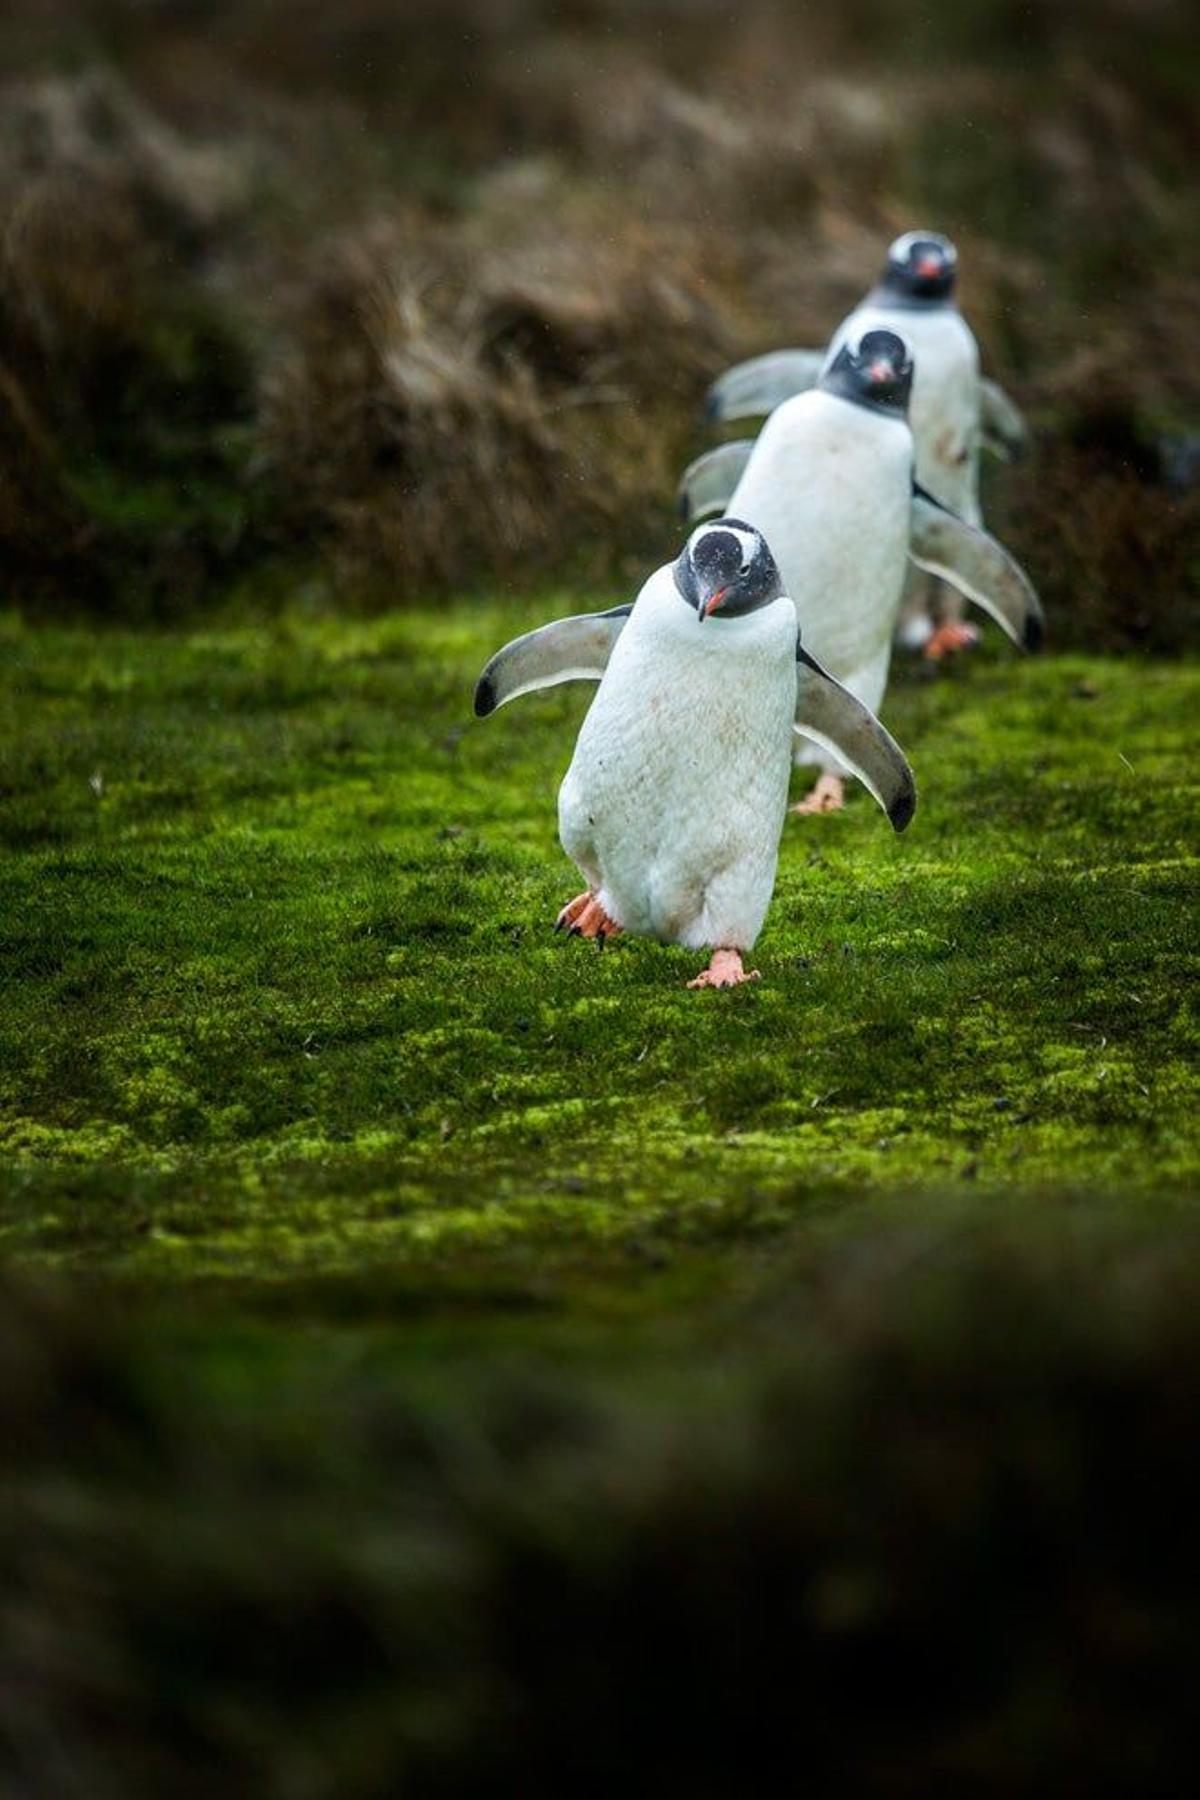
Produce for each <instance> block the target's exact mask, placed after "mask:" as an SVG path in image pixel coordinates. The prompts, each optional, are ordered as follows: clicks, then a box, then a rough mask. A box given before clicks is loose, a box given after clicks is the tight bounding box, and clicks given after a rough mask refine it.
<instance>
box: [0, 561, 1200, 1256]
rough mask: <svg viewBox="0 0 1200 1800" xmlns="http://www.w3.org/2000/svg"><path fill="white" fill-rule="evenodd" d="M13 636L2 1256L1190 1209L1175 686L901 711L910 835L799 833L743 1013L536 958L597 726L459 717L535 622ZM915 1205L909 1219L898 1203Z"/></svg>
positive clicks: (1189, 855)
mask: <svg viewBox="0 0 1200 1800" xmlns="http://www.w3.org/2000/svg"><path fill="white" fill-rule="evenodd" d="M580 604H581V602H580V600H579V598H578V597H577V596H569V597H568V596H556V597H547V598H546V599H545V600H544V601H543V602H542V603H541V604H539V605H538V606H537V607H536V608H535V607H533V606H525V607H521V608H516V607H513V606H512V605H503V606H501V605H499V604H495V603H493V604H487V603H480V604H479V605H477V606H475V607H473V608H470V609H468V608H466V607H458V608H451V609H443V610H439V611H437V612H433V611H426V612H415V613H411V614H407V615H405V616H403V617H397V616H391V617H387V618H383V619H379V620H377V621H373V622H370V623H367V622H358V623H335V622H333V621H331V620H325V619H322V620H315V621H314V620H310V619H306V618H304V617H302V616H301V615H299V614H292V615H290V616H287V617H283V618H280V619H277V620H275V621H274V622H271V623H267V624H263V625H260V626H258V627H247V626H236V625H230V626H214V628H212V629H211V630H208V631H205V632H195V633H192V634H190V635H186V636H172V637H164V636H160V635H156V634H151V633H144V634H136V633H128V632H122V633H115V632H114V633H110V634H105V635H103V636H89V635H87V634H84V633H81V632H77V631H73V630H67V629H63V630H47V629H37V628H32V627H29V626H26V625H24V624H22V623H21V622H20V621H19V620H18V619H15V618H12V619H10V621H9V622H8V625H7V628H6V632H5V639H4V648H5V654H4V659H3V671H2V673H0V682H2V684H3V688H4V690H5V692H4V703H3V707H2V709H0V716H2V717H3V720H4V725H3V734H4V735H3V741H2V756H3V762H2V765H0V769H2V774H0V780H2V782H3V791H4V807H3V813H2V815H0V833H2V835H3V839H4V847H5V857H4V862H3V867H2V871H0V894H2V903H0V917H2V918H3V927H2V954H3V971H4V983H5V994H6V1004H5V1007H4V1011H3V1018H2V1019H0V1107H2V1125H0V1133H2V1138H0V1141H2V1144H3V1171H2V1173H0V1189H2V1191H3V1194H4V1212H3V1221H4V1223H3V1244H4V1248H5V1250H6V1253H7V1254H8V1255H9V1256H10V1257H13V1258H15V1259H17V1260H19V1261H22V1262H30V1263H34V1264H37V1265H39V1266H61V1267H70V1266H74V1267H79V1268H88V1269H104V1270H109V1271H121V1272H125V1273H129V1274H138V1275H142V1276H147V1277H149V1276H153V1277H154V1278H155V1279H158V1278H162V1279H166V1280H168V1281H174V1280H191V1279H193V1278H196V1277H200V1276H214V1277H216V1276H237V1277H242V1276H261V1275H264V1274H269V1273H280V1272H282V1271H284V1270H292V1271H301V1270H304V1269H314V1268H317V1267H321V1268H324V1269H337V1268H341V1269H347V1270H354V1269H359V1268H362V1267H363V1266H366V1265H373V1264H386V1263H391V1262H394V1261H395V1260H396V1259H397V1258H400V1259H403V1260H404V1261H406V1262H407V1261H409V1260H413V1261H415V1262H416V1263H425V1264H429V1265H431V1266H432V1265H436V1264H438V1263H439V1262H440V1261H443V1260H444V1259H446V1258H456V1257H459V1256H466V1257H468V1258H472V1257H478V1256H482V1257H483V1258H485V1259H486V1258H488V1257H491V1256H493V1255H499V1256H501V1257H505V1256H508V1255H510V1254H513V1253H518V1252H520V1251H521V1250H522V1249H524V1248H531V1247H538V1248H539V1250H540V1249H542V1248H545V1249H547V1250H548V1251H550V1252H553V1253H555V1254H558V1253H562V1254H567V1255H573V1254H577V1253H578V1254H582V1253H585V1252H586V1253H588V1254H590V1253H591V1252H592V1251H593V1250H595V1251H598V1252H607V1251H608V1250H611V1249H613V1248H614V1247H615V1248H618V1249H620V1248H622V1247H624V1248H628V1246H630V1245H631V1244H638V1245H643V1246H644V1245H645V1244H647V1243H651V1244H672V1243H697V1244H704V1243H713V1242H718V1241H723V1240H727V1239H733V1240H738V1241H741V1240H743V1239H746V1240H749V1239H753V1238H755V1237H757V1236H760V1235H762V1234H764V1233H766V1234H770V1233H772V1232H775V1231H778V1230H780V1229H784V1228H787V1227H789V1226H790V1225H792V1224H794V1223H795V1222H796V1221H797V1220H798V1219H802V1218H804V1217H806V1216H808V1214H809V1213H810V1212H812V1211H813V1210H814V1209H816V1210H818V1211H819V1209H820V1208H821V1207H822V1206H824V1205H826V1204H828V1202H829V1201H830V1199H831V1197H835V1196H840V1197H841V1198H842V1199H843V1200H848V1199H850V1198H851V1197H861V1196H867V1197H874V1198H881V1197H886V1196H888V1195H895V1196H903V1195H905V1194H907V1193H911V1192H912V1191H913V1190H914V1189H916V1188H918V1187H922V1186H925V1185H932V1186H933V1187H936V1188H940V1189H945V1190H948V1191H952V1192H953V1191H958V1190H960V1189H961V1190H963V1191H965V1192H972V1191H976V1190H978V1191H979V1192H980V1193H981V1194H987V1195H992V1194H1000V1193H1004V1192H1012V1191H1031V1190H1037V1189H1042V1188H1047V1187H1054V1186H1056V1185H1058V1184H1067V1185H1070V1186H1079V1185H1083V1186H1085V1187H1087V1186H1094V1187H1096V1188H1097V1189H1098V1190H1103V1191H1109V1192H1112V1191H1116V1190H1119V1191H1121V1192H1125V1193H1129V1194H1132V1193H1140V1194H1144V1195H1147V1196H1148V1195H1151V1194H1155V1193H1168V1194H1169V1193H1172V1192H1178V1193H1182V1192H1183V1191H1184V1190H1185V1189H1186V1186H1187V1184H1188V1183H1189V1181H1190V1180H1191V1179H1192V1178H1193V1177H1194V1173H1195V1129H1194V1120H1195V1099H1196V1084H1195V1077H1194V1065H1193V1062H1192V1060H1191V1059H1192V1057H1193V1055H1194V1051H1195V1022H1194V1015H1193V1011H1192V1007H1191V1002H1190V999H1189V990H1188V977H1189V975H1191V974H1193V973H1194V967H1195V946H1194V934H1193V933H1192V932H1191V929H1190V924H1189V908H1190V905H1191V904H1192V902H1193V901H1194V897H1195V861H1194V855H1193V850H1194V846H1193V844H1192V842H1191V839H1190V836H1189V829H1188V827H1189V820H1190V818H1191V817H1192V816H1193V812H1192V810H1191V809H1192V806H1193V803H1194V785H1193V773H1192V770H1191V767H1190V763H1189V760H1188V755H1187V742H1188V734H1189V730H1190V720H1191V719H1192V718H1193V717H1194V709H1195V706H1196V702H1197V687H1198V680H1197V675H1196V672H1195V670H1194V669H1193V668H1191V667H1190V666H1187V665H1183V666H1178V667H1171V666H1167V665H1156V664H1154V663H1149V662H1137V661H1133V660H1125V661H1118V660H1104V659H1099V658H1080V657H1071V658H1065V659H1053V660H1045V661H1042V662H1033V661H1031V662H1026V663H1023V664H1021V665H1020V666H1018V665H1016V664H1015V663H1014V662H1013V661H1012V660H1011V659H1010V658H1009V657H1007V656H1004V655H1003V654H1000V653H998V654H996V655H994V656H993V655H991V654H985V655H983V656H981V657H980V658H979V659H978V660H976V661H973V662H972V663H970V664H968V665H966V666H964V667H963V668H962V669H959V670H956V671H954V672H953V674H952V675H950V676H949V677H947V678H944V679H940V680H937V681H928V680H926V679H924V678H923V674H917V673H915V672H914V673H910V674H909V676H908V677H907V678H905V677H904V676H903V674H902V675H901V678H900V680H899V681H898V683H897V684H896V685H895V687H894V689H893V693H892V695H891V696H890V698H889V707H888V719H889V723H890V725H891V726H892V728H893V730H894V731H895V733H896V735H897V736H898V737H899V739H900V741H901V742H902V743H903V744H904V745H905V747H906V749H907V750H908V751H909V753H910V755H911V758H912V761H913V764H914V768H915V770H916V773H917V778H918V784H919V788H920V794H921V800H920V806H919V809H918V813H917V817H916V820H915V823H914V824H913V826H912V827H911V828H910V830H909V832H908V833H907V834H906V835H905V837H903V838H902V839H896V838H894V837H893V836H892V835H891V833H890V832H889V831H888V829H887V827H886V824H885V823H884V821H883V820H882V817H881V815H879V814H878V813H877V811H876V809H875V808H874V807H873V806H872V805H871V803H870V802H869V800H868V799H867V798H866V797H865V795H861V794H857V795H856V796H855V797H854V799H853V801H852V803H851V805H850V807H849V809H848V811H847V812H846V814H845V815H844V816H841V817H837V818H833V819H830V820H825V821H821V822H809V823H801V822H799V821H791V822H789V824H788V826H787V831H786V836H785V840H784V846H783V854H782V857H781V864H780V874H779V883H778V887H777V891H776V895H775V900H774V904H773V907H772V910H771V913H770V916H769V919H768V923H767V927H766V930H765V932H764V935H763V937H762V939H761V941H760V944H759V946H758V948H757V950H756V952H755V958H756V961H757V962H758V964H759V966H760V967H761V969H762V972H763V976H764V979H763V981H762V982H761V983H758V984H755V985H754V986H752V987H750V988H747V989H745V990H742V991H739V992H737V993H734V994H732V995H708V996H704V995H696V994H692V993H688V992H687V991H686V990H685V986H684V983H685V981H686V979H687V977H688V976H689V975H690V974H691V973H692V972H693V971H694V968H695V965H696V958H695V957H694V956H689V955H688V954H687V953H686V952H683V951H680V950H678V949H674V948H669V947H664V946H660V945H656V944H651V943H645V942H636V941H628V942H626V941H621V942H619V943H617V944H615V945H613V946H610V947H608V948H606V949H605V950H604V951H603V952H602V953H600V952H597V951H596V950H595V949H593V948H591V947H584V946H583V945H581V944H579V943H575V942H565V943H564V942H563V941H562V940H560V939H558V938H556V937H555V936H554V935H553V933H552V932H551V930H550V925H551V922H552V920H553V918H554V915H555V912H556V911H557V908H558V906H559V905H560V904H561V902H562V900H563V898H564V897H565V896H566V895H567V894H568V893H569V892H571V891H574V889H573V882H574V881H575V872H574V871H573V869H572V867H571V865H570V864H569V863H568V862H567V861H566V859H565V858H564V857H563V855H562V853H561V851H560V850H559V848H558V846H557V843H556V840H555V823H554V794H555V788H556V784H557V780H558V779H559V777H560V775H561V773H562V770H563V769H564V767H565V764H566V761H567V759H568V757H569V752H570V745H571V740H572V738H573V734H574V731H575V729H576V727H577V724H578V721H579V719H580V717H581V715H582V712H583V709H584V707H585V706H586V704H587V694H586V692H585V691H584V690H582V689H579V688H576V689H574V690H563V691H557V692H553V693H550V694H546V695H543V696H540V697H536V698H533V699H530V700H526V701H525V702H522V703H518V704H517V705H514V706H513V707H512V708H510V709H506V710H505V711H503V712H502V713H500V714H499V715H497V716H496V717H495V718H494V719H492V720H490V721H487V722H486V723H477V722H475V721H473V720H471V719H470V718H469V716H468V704H469V695H470V692H471V685H472V681H473V678H474V676H475V674H476V672H477V670H478V668H479V667H480V666H481V664H482V662H483V660H484V658H485V656H486V654H487V653H488V652H489V650H490V649H492V648H494V647H495V646H496V645H497V644H498V643H499V642H501V641H502V640H503V639H504V638H505V637H507V636H509V635H511V634H512V633H514V632H515V631H516V630H517V629H519V628H522V627H523V626H524V625H526V624H529V623H532V622H533V621H534V620H535V619H536V618H539V617H547V616H551V615H552V614H555V613H565V612H567V611H572V610H578V608H579V606H580ZM898 1203H899V1202H898Z"/></svg>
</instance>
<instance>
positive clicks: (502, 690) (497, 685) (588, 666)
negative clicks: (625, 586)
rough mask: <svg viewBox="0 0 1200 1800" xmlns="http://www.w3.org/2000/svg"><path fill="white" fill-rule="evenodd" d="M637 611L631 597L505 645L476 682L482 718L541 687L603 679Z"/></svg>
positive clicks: (477, 710)
mask: <svg viewBox="0 0 1200 1800" xmlns="http://www.w3.org/2000/svg"><path fill="white" fill-rule="evenodd" d="M632 611H633V602H632V601H630V603H629V604H628V606H614V607H613V608H612V610H611V611H610V612H602V613H579V614H578V615H577V616H576V617H574V618H571V619H555V620H554V622H553V624H550V625H542V626H539V628H538V630H537V631H527V632H526V633H525V635H524V637H519V638H514V639H513V640H512V642H511V644H505V646H504V648H503V650H497V652H496V654H495V656H493V657H492V658H491V659H490V660H489V662H488V663H487V665H486V667H485V668H484V671H483V674H482V675H481V676H480V677H479V680H478V681H477V682H476V684H475V716H476V718H478V719H486V718H487V716H488V714H489V713H494V712H495V710H496V708H497V707H498V706H504V705H505V704H506V703H507V702H508V701H509V700H515V699H516V698H517V697H518V695H520V694H531V693H533V692H534V691H535V689H537V688H547V687H557V685H558V684H559V682H561V681H599V679H600V677H601V676H602V675H603V673H604V671H605V669H606V668H607V667H608V659H609V657H610V656H611V655H612V651H613V645H614V644H615V643H616V641H617V639H618V638H619V637H620V635H621V631H622V629H623V627H624V624H625V621H626V619H627V618H628V617H629V615H630V613H631V612H632Z"/></svg>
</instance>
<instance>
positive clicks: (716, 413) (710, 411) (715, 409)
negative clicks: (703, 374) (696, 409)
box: [704, 388, 723, 425]
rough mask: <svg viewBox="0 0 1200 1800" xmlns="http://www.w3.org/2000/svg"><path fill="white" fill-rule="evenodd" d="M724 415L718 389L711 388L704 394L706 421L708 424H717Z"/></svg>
mask: <svg viewBox="0 0 1200 1800" xmlns="http://www.w3.org/2000/svg"><path fill="white" fill-rule="evenodd" d="M722 416H723V415H722V413H721V402H720V400H718V398H717V393H716V389H715V388H709V390H708V392H707V394H705V396H704V422H705V424H706V425H715V424H716V423H717V420H718V419H720V418H721V417H722Z"/></svg>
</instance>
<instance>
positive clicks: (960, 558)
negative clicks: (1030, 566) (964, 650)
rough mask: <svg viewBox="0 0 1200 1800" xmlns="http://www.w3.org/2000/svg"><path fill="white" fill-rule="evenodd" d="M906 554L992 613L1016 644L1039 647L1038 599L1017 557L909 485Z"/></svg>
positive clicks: (1040, 611)
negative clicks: (910, 514)
mask: <svg viewBox="0 0 1200 1800" xmlns="http://www.w3.org/2000/svg"><path fill="white" fill-rule="evenodd" d="M908 554H909V556H910V557H911V558H912V560H913V562H915V563H916V565H917V567H918V568H919V569H926V570H928V572H929V573H930V574H931V575H940V576H941V578H942V580H943V581H948V582H949V583H950V585H951V587H956V588H957V589H958V591H959V593H960V594H965V595H966V597H967V599H968V600H972V601H974V603H975V605H976V606H978V607H980V608H981V609H982V610H983V611H984V612H985V613H987V614H988V616H989V618H993V619H995V621H996V623H997V625H999V626H1000V628H1001V630H1003V631H1004V632H1006V633H1007V635H1008V636H1009V637H1010V638H1011V639H1012V641H1013V643H1014V644H1016V645H1017V646H1018V648H1020V649H1024V650H1038V649H1040V648H1041V643H1042V635H1043V629H1044V626H1043V619H1042V606H1041V601H1040V600H1039V599H1038V597H1037V592H1036V590H1035V588H1034V586H1033V583H1032V582H1031V581H1030V579H1029V577H1028V575H1026V573H1025V571H1024V569H1023V568H1022V567H1021V565H1020V563H1018V562H1016V561H1015V560H1014V559H1013V558H1012V557H1011V556H1010V555H1009V554H1008V551H1007V550H1005V549H1004V548H1003V546H1002V545H1000V544H998V543H997V542H996V539H995V538H994V537H992V536H991V535H990V533H989V532H986V531H982V530H980V528H979V527H978V526H976V525H968V524H967V522H966V520H965V519H960V518H959V517H958V515H957V513H952V512H949V511H948V510H947V509H946V508H945V507H944V506H942V505H941V504H940V503H939V502H938V501H937V500H935V499H934V498H933V496H932V495H931V494H927V493H926V492H925V490H924V489H923V488H919V487H918V488H914V490H913V503H912V528H911V537H910V541H909V549H908Z"/></svg>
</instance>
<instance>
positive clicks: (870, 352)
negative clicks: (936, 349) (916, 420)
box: [820, 331, 913, 419]
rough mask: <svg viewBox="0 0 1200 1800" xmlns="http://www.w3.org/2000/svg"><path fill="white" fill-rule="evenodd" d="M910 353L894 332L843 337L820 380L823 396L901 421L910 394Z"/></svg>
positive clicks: (905, 413) (906, 410)
mask: <svg viewBox="0 0 1200 1800" xmlns="http://www.w3.org/2000/svg"><path fill="white" fill-rule="evenodd" d="M912 378H913V359H912V351H911V350H910V349H909V347H908V345H907V344H906V343H905V341H904V339H903V338H902V337H897V335H896V333H895V332H894V331H864V332H863V334H862V336H861V337H860V338H847V339H846V342H845V343H844V344H843V345H842V347H841V349H840V350H839V351H838V353H837V355H836V356H835V357H834V359H833V361H832V362H831V363H830V365H829V367H828V368H827V369H826V371H825V373H824V374H823V375H822V377H821V382H820V385H821V387H822V388H824V390H825V392H826V393H827V394H836V395H837V396H838V398H839V399H840V400H853V401H854V403H855V404H856V405H857V406H870V407H873V408H875V409H876V410H877V411H879V412H885V413H891V414H893V415H894V416H896V417H897V418H901V419H903V418H904V417H905V416H906V415H907V412H908V396H909V394H910V393H911V392H912Z"/></svg>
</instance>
